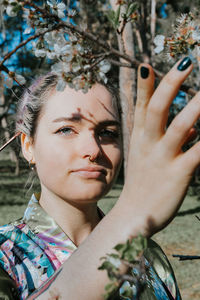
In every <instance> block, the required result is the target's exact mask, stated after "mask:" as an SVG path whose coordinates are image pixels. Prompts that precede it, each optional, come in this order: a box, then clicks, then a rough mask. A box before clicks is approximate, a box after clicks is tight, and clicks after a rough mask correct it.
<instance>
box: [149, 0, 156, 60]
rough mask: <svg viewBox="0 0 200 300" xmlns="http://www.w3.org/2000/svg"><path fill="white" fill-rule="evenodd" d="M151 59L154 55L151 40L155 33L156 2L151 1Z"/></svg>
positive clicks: (154, 0)
mask: <svg viewBox="0 0 200 300" xmlns="http://www.w3.org/2000/svg"><path fill="white" fill-rule="evenodd" d="M150 27H151V41H152V44H151V57H153V55H154V46H153V40H154V38H155V32H156V0H151V26H150Z"/></svg>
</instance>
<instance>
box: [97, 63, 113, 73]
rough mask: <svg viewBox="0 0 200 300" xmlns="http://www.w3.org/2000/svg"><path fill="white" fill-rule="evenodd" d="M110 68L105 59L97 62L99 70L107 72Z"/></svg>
mask: <svg viewBox="0 0 200 300" xmlns="http://www.w3.org/2000/svg"><path fill="white" fill-rule="evenodd" d="M110 68H111V65H110V63H109V62H108V61H107V60H102V61H101V62H100V63H99V70H100V72H103V73H107V72H108V71H109V70H110Z"/></svg>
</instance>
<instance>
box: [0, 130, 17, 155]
mask: <svg viewBox="0 0 200 300" xmlns="http://www.w3.org/2000/svg"><path fill="white" fill-rule="evenodd" d="M20 134H21V132H20V131H19V132H17V133H16V134H15V135H14V136H13V137H11V138H10V139H9V140H8V141H7V142H6V143H5V144H4V145H3V146H2V147H1V148H0V152H1V151H2V150H3V149H4V148H6V147H7V146H8V145H9V144H10V143H11V142H12V141H13V140H14V139H16V138H17V137H18V136H19V135H20Z"/></svg>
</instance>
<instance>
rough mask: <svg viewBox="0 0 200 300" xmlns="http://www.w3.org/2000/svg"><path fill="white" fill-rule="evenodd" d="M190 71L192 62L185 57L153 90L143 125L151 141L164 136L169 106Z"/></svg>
mask: <svg viewBox="0 0 200 300" xmlns="http://www.w3.org/2000/svg"><path fill="white" fill-rule="evenodd" d="M191 71H192V62H191V60H190V58H189V57H185V58H184V59H182V60H180V61H178V62H177V63H176V64H175V66H174V67H173V68H172V69H171V70H170V71H169V72H168V73H167V75H166V76H165V77H164V78H163V79H162V81H161V83H160V84H159V86H158V87H157V89H156V90H155V92H154V94H153V96H152V98H151V101H150V103H149V106H148V110H147V116H146V123H145V130H146V134H147V135H149V138H150V139H151V140H152V139H159V138H160V137H161V136H162V135H163V134H164V132H165V126H166V122H167V118H168V111H169V107H170V104H171V102H172V100H173V99H174V98H175V96H176V95H177V93H178V90H179V88H180V86H181V84H182V83H183V81H184V80H185V79H186V77H187V76H188V75H189V74H190V72H191Z"/></svg>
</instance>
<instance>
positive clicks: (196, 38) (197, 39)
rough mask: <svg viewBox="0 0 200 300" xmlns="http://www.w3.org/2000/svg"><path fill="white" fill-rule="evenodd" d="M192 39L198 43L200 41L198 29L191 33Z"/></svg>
mask: <svg viewBox="0 0 200 300" xmlns="http://www.w3.org/2000/svg"><path fill="white" fill-rule="evenodd" d="M192 38H193V39H194V40H195V41H197V42H199V41H200V30H199V28H198V29H195V30H194V31H193V32H192Z"/></svg>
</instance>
